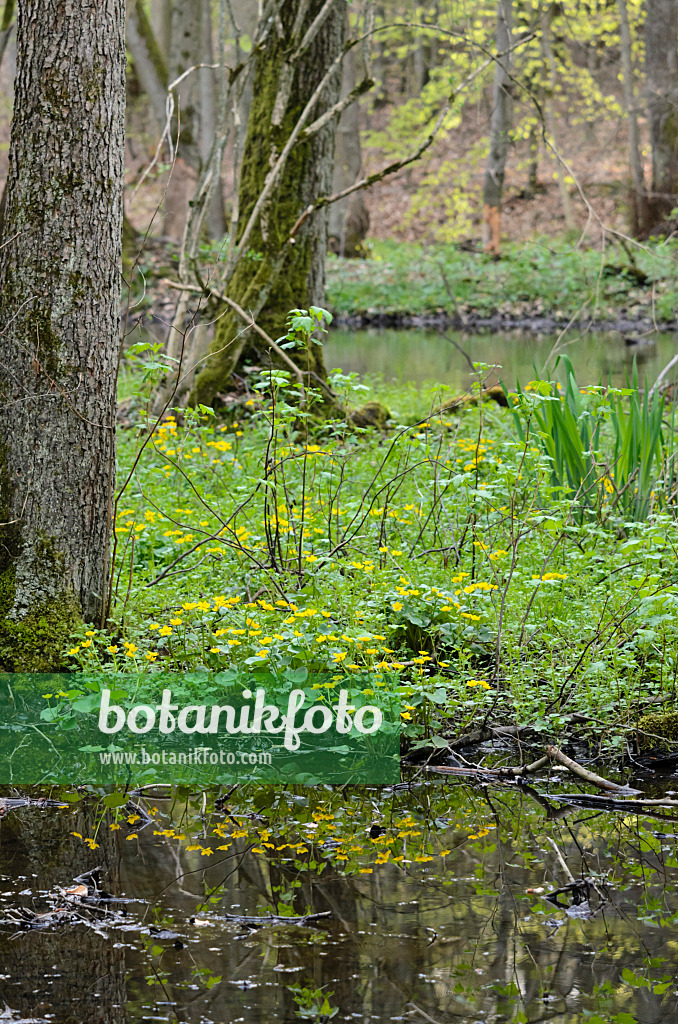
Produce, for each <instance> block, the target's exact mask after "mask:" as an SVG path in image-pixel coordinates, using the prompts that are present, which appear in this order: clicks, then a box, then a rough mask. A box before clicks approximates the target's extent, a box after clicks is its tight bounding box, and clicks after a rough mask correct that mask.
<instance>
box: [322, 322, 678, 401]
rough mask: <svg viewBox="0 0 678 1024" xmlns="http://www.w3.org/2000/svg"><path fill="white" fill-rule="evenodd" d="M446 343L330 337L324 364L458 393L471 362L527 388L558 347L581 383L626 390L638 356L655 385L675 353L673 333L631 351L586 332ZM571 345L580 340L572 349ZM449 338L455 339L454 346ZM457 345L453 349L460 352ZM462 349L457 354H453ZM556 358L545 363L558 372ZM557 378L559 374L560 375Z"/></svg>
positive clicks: (424, 336) (411, 333) (421, 337)
mask: <svg viewBox="0 0 678 1024" xmlns="http://www.w3.org/2000/svg"><path fill="white" fill-rule="evenodd" d="M445 333H446V334H447V338H445V337H443V336H441V335H440V334H439V333H437V332H436V331H418V330H407V331H387V330H385V331H380V330H370V331H338V330H337V331H332V332H331V333H330V335H329V336H328V339H327V341H326V342H325V359H326V363H327V366H328V367H329V368H333V367H341V369H342V370H343V371H344V372H345V373H358V374H360V375H361V376H364V375H365V374H381V375H382V376H383V377H384V379H385V380H386V381H392V380H395V381H397V382H398V383H406V382H409V381H413V382H414V383H422V382H424V381H438V382H439V383H441V384H448V385H449V386H450V387H452V388H453V390H454V391H464V390H465V389H466V388H467V387H468V385H469V382H470V379H471V377H470V367H469V364H468V361H467V360H466V359H465V357H464V355H463V354H462V352H460V351H459V349H462V350H463V352H465V353H466V354H467V355H468V356H469V358H470V360H471V362H483V363H488V364H489V365H493V364H495V363H498V364H499V365H500V366H501V367H502V369H501V371H499V376H501V377H502V378H503V379H504V380H505V381H506V383H507V384H508V385H509V386H511V387H513V386H514V385H515V382H516V380H519V381H520V382H521V383H523V384H524V383H525V382H526V381H528V380H533V379H534V377H535V367H536V370H537V373H539V374H543V373H544V366H545V364H546V363H547V360H548V359H549V356H550V354H551V353H552V352H553V351H554V348H555V346H556V345H557V344H558V349H557V351H559V352H564V353H567V355H568V356H569V358H570V359H571V360H572V363H573V365H574V368H575V373H576V374H577V379H578V381H579V382H580V383H582V384H597V383H598V382H599V381H601V380H602V382H603V383H604V384H606V383H607V382H608V380H609V379H610V377H611V378H612V383H613V384H614V385H615V386H617V387H621V386H624V385H625V384H626V378H627V374H628V375H630V374H631V371H632V366H633V359H634V357H635V359H636V362H637V364H638V372H639V376H640V378H641V380H642V378H643V376H644V375H646V376H647V378H648V380H650V381H654V380H655V379H656V377H657V375H658V374H659V372H660V371H661V370H662V369H663V367H664V366H665V365H666V364H667V363H668V361H669V360H670V359H671V357H672V356H673V355H674V353H675V352H676V351H678V337H677V336H676V335H675V334H656V335H654V336H653V340H654V344H641V345H638V346H629V345H627V344H625V341H624V339H623V338H622V336H621V335H620V334H617V333H604V332H596V333H593V332H589V333H586V334H583V335H578V334H577V333H576V332H568V334H567V336H566V339H562V340H561V341H560V342H558V335H546V334H534V333H530V334H521V333H519V332H516V331H512V332H510V333H507V334H464V333H463V332H460V331H446V332H445ZM572 338H574V339H575V340H574V341H572V343H571V344H568V343H567V342H569V341H570V340H571V339H572ZM449 339H451V340H449ZM455 343H456V345H455ZM456 346H458V347H456ZM553 363H554V359H553V358H551V360H550V362H548V371H549V372H551V371H552V370H553ZM556 374H557V371H556Z"/></svg>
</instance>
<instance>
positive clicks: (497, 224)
mask: <svg viewBox="0 0 678 1024" xmlns="http://www.w3.org/2000/svg"><path fill="white" fill-rule="evenodd" d="M512 20H513V0H499V3H498V4H497V53H498V54H505V56H503V57H498V60H497V64H496V67H495V72H494V89H493V96H492V118H491V121H490V152H489V154H488V156H487V164H486V167H485V181H484V184H483V248H484V249H485V251H486V252H492V253H494V255H495V256H498V255H499V250H500V243H501V199H502V193H503V191H504V175H505V172H506V157H507V154H508V148H509V141H510V140H509V132H510V130H511V120H512V106H513V104H512V99H511V78H510V59H511V55H510V53H508V52H507V51H509V50H510V48H511V23H512Z"/></svg>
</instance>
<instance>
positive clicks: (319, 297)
mask: <svg viewBox="0 0 678 1024" xmlns="http://www.w3.org/2000/svg"><path fill="white" fill-rule="evenodd" d="M299 6H300V5H299V3H298V2H297V3H287V2H285V3H283V4H281V5H280V7H279V16H278V17H277V18H276V19H275V23H274V24H273V27H272V28H271V30H270V31H269V32H268V34H267V36H266V42H265V44H264V45H263V46H262V47H261V49H260V50H259V52H258V53H257V56H256V57H255V66H254V78H253V90H252V106H251V110H250V116H249V120H248V128H247V137H246V140H245V146H244V151H243V160H242V170H241V175H240V188H239V197H238V198H239V202H238V225H237V230H236V241H237V242H239V241H240V239H241V238H242V236H243V232H244V230H245V226H246V225H247V223H248V221H249V220H250V215H251V214H252V211H253V210H254V207H255V204H256V203H257V200H258V199H259V197H260V195H261V194H262V191H263V189H264V186H265V184H266V179H267V176H268V175H269V173H270V172H271V169H272V168H273V167H274V165H275V163H276V161H277V159H278V158H279V156H280V154H281V153H282V151H283V150H284V147H285V144H286V143H287V142H288V140H289V139H290V137H291V135H292V132H293V130H294V128H295V126H296V125H297V122H298V121H299V117H300V115H301V113H302V111H303V110H304V108H305V107H306V105H307V103H308V102H309V100H310V99H311V97H312V96H313V94H314V92H315V90H316V88H317V87H318V85H319V83H320V82H321V80H322V79H323V77H324V75H325V74H326V72H327V71H328V69H329V68H330V66H331V65H332V62H333V61H334V60H335V59H336V58H338V57H339V55H340V54H341V52H342V47H343V43H344V33H345V17H346V0H335V2H334V3H333V4H331V6H330V8H329V9H328V11H327V12H326V13H325V17H324V20H323V23H322V26H321V28H320V30H319V31H318V32H317V33H316V34H315V36H314V37H313V39H312V41H311V42H310V45H308V46H307V47H306V49H305V50H304V52H303V53H302V54H301V55H300V56H299V57H298V58H297V59H296V60H294V61H290V55H291V54H294V53H295V49H296V48H298V47H299V43H300V41H301V39H302V38H303V35H304V32H305V31H306V30H307V28H308V26H309V25H312V24H313V22H314V19H315V18H316V16H317V15H318V14H319V13H320V12H321V10H322V9H323V7H324V0H310V2H309V3H308V4H307V10H306V16H305V19H304V20H303V21H302V23H301V24H296V25H295V22H298V21H299V20H300V19H298V17H297V15H298V9H299ZM340 85H341V66H340V64H337V70H336V72H335V73H334V74H333V75H332V76H331V77H330V78H329V80H328V82H327V84H326V85H325V87H324V88H323V90H322V92H321V93H320V96H319V99H318V102H317V104H316V105H315V107H314V108H313V111H312V114H311V115H310V118H309V121H308V122H307V124H310V122H311V121H313V120H315V119H317V118H318V117H320V116H321V115H322V114H323V113H324V112H326V111H327V110H328V109H329V108H331V107H332V106H333V105H334V104H335V103H336V102H337V100H338V97H339V90H340ZM334 131H335V122H334V120H330V121H329V122H328V123H327V124H326V125H325V126H324V127H323V128H321V129H320V130H319V131H315V132H313V133H311V134H309V135H307V136H304V133H303V132H302V133H301V134H300V135H299V138H298V139H297V141H296V143H295V144H294V146H293V147H292V149H291V150H290V152H289V156H288V158H287V161H286V163H285V164H284V169H283V170H282V173H281V174H280V175H279V176H278V178H277V180H276V183H275V185H274V187H273V189H272V191H271V193H270V195H269V198H268V200H267V202H266V203H265V204H264V206H263V209H262V212H261V215H260V216H259V218H258V220H257V222H256V224H255V226H254V229H253V231H252V234H251V235H250V238H249V242H248V244H247V252H246V253H245V255H244V256H243V257H242V258H241V259H240V260H239V261H238V263H237V264H236V266H235V269H234V272H233V275H232V277H231V278H230V281H229V283H228V290H227V294H228V296H229V297H230V298H231V299H233V300H235V302H237V303H238V304H239V305H240V306H241V307H242V308H243V309H244V310H247V312H248V313H249V312H251V313H252V314H253V315H254V317H255V319H256V320H257V322H258V323H259V324H260V326H261V327H262V328H263V329H264V330H265V331H266V332H267V333H268V334H269V336H270V337H271V338H274V339H275V338H278V337H280V335H281V334H282V333H283V330H284V323H285V316H286V314H287V313H288V311H289V310H290V309H294V308H296V307H299V306H304V307H308V306H309V305H313V304H316V305H319V304H322V302H323V298H324V289H325V253H326V250H327V212H326V211H321V212H318V213H316V214H315V216H313V217H310V218H309V219H308V220H307V221H306V222H305V223H304V224H303V226H302V227H301V229H300V230H299V232H298V234H297V235H296V238H295V242H294V244H293V245H290V244H289V243H288V239H289V238H290V235H291V233H292V229H293V228H294V226H295V224H296V222H297V220H298V218H299V216H300V214H301V213H302V212H303V211H304V210H305V209H306V208H307V207H308V206H309V205H310V204H311V203H313V202H314V200H316V199H317V198H318V197H319V196H321V195H327V194H329V193H330V192H331V188H332V174H333V167H334ZM220 312H223V316H221V318H220V319H219V320H218V321H217V328H216V332H215V337H214V340H213V343H212V345H211V346H210V352H211V355H210V358H209V359H208V361H207V362H206V364H205V368H204V369H203V370H202V372H200V373H199V375H198V377H197V378H196V382H195V385H194V388H193V392H192V394H191V402H193V403H197V402H201V403H203V404H205V405H212V404H213V403H214V399H215V396H216V395H218V394H219V393H220V392H224V391H228V390H229V388H230V386H231V375H232V373H233V371H234V370H235V368H236V367H237V365H238V363H239V361H240V359H241V357H242V355H243V352H244V351H245V348H246V346H247V345H253V344H254V341H255V339H254V335H253V334H252V332H247V333H246V334H243V333H242V329H243V322H242V320H241V319H239V318H238V317H237V316H236V315H235V314H233V313H231V312H229V311H228V310H226V311H223V310H221V311H220ZM266 352H267V356H266V357H268V350H266ZM289 354H290V355H291V356H292V358H293V359H294V361H295V362H296V363H297V365H298V366H299V367H300V369H301V370H303V371H304V372H305V373H306V372H309V373H310V374H315V375H316V377H320V378H322V379H324V378H325V376H326V373H325V368H324V364H323V358H322V348H321V347H320V346H318V345H314V344H312V345H310V346H309V347H308V348H307V349H304V350H301V349H295V350H293V351H292V352H291V353H289ZM311 383H313V379H312V378H311Z"/></svg>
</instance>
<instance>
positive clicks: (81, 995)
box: [0, 807, 127, 1024]
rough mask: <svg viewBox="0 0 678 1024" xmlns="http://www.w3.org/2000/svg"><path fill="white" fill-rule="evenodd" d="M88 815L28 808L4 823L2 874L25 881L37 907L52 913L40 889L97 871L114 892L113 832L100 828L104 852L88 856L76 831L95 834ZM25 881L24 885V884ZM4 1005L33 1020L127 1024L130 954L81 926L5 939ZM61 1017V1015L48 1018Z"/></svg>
mask: <svg viewBox="0 0 678 1024" xmlns="http://www.w3.org/2000/svg"><path fill="white" fill-rule="evenodd" d="M91 828H92V823H91V821H88V815H87V812H86V811H81V810H78V811H76V812H75V813H68V812H67V813H63V812H62V811H57V810H53V809H49V810H40V809H39V808H34V807H30V808H24V809H21V810H17V811H14V812H11V813H9V814H7V816H6V817H3V819H2V822H1V823H0V862H1V864H2V872H3V873H6V874H10V875H11V876H12V877H13V878H15V879H16V878H20V879H21V881H22V883H23V887H24V888H26V889H30V890H31V891H32V894H33V895H32V896H30V897H29V896H26V897H24V898H25V899H26V900H27V901H28V905H29V906H31V908H32V909H35V910H40V909H47V905H46V904H44V903H43V900H42V899H41V896H40V891H41V890H51V891H54V889H55V888H56V887H57V886H68V885H70V884H72V881H73V878H74V877H76V876H77V875H80V874H82V873H83V872H85V871H89V870H91V869H92V868H94V867H96V866H97V865H101V866H102V867H103V868H104V872H105V875H106V885H107V886H109V887H110V888H111V889H113V890H114V891H115V887H116V880H117V875H118V869H117V862H118V852H117V849H116V844H115V841H114V839H113V836H112V834H111V832H109V831H108V829H107V828H104V829H101V831H100V834H99V837H98V839H97V841H98V842H99V849H98V850H88V849H87V847H85V846H84V845H83V844H82V843H81V841H80V840H78V839H76V838H75V837H74V836H72V835H71V834H70V833H71V831H75V832H80V833H81V834H82V835H89V834H91V831H90V830H91ZM24 879H25V881H24ZM0 964H2V974H3V975H5V976H6V977H5V979H4V980H2V981H0V1005H4V1004H5V1003H6V1004H7V1005H8V1006H9V1007H11V1008H12V1009H13V1010H16V1011H18V1012H19V1013H21V1015H22V1016H23V1015H25V1016H27V1017H32V1016H36V1017H43V1016H48V1019H49V1020H50V1021H53V1022H55V1024H60V1022H61V1021H79V1022H85V1021H86V1022H87V1024H123V1022H124V1021H126V1020H127V1013H126V1010H125V951H124V949H123V948H117V949H116V948H114V939H109V938H106V937H104V936H102V935H98V934H97V933H95V932H94V931H93V930H92V929H90V928H86V927H83V926H81V925H75V926H70V925H66V926H64V927H62V928H60V929H58V930H50V931H39V930H35V931H30V932H27V933H25V934H23V935H21V936H19V937H13V936H12V935H11V933H10V934H8V933H0ZM50 1014H55V1016H49V1015H50Z"/></svg>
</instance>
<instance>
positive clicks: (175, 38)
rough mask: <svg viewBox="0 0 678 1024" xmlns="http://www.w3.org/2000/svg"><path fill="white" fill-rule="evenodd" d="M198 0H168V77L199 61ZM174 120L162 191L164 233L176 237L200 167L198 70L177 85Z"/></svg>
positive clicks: (183, 226) (200, 56)
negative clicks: (172, 151) (172, 152)
mask: <svg viewBox="0 0 678 1024" xmlns="http://www.w3.org/2000/svg"><path fill="white" fill-rule="evenodd" d="M202 8H203V5H202V0H171V2H170V50H169V57H168V61H167V63H168V77H169V81H170V82H174V81H176V79H177V78H179V76H180V75H182V74H183V72H184V71H186V70H187V69H188V68H191V67H195V65H197V64H201V63H202V30H201V20H202V18H201V15H202ZM174 96H175V104H176V106H175V123H176V124H177V125H178V129H179V135H178V139H179V144H178V147H177V157H176V160H175V162H174V167H173V169H172V175H171V177H170V180H169V183H168V185H167V191H166V193H165V217H164V226H163V230H164V233H165V234H166V235H167V236H168V237H170V238H173V239H174V240H175V241H180V240H181V238H182V236H183V233H184V228H185V226H186V218H187V216H188V203H189V200H190V199H191V197H192V195H193V193H194V191H195V185H196V182H197V180H198V173H199V170H200V71H192V72H191V73H190V74H188V75H187V76H186V78H185V79H184V80H183V82H182V83H181V84H180V85H179V86H177V88H176V90H175V93H174Z"/></svg>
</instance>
